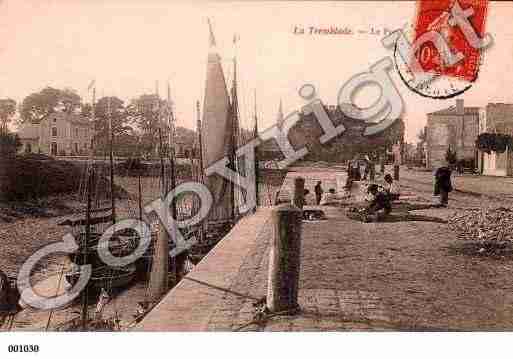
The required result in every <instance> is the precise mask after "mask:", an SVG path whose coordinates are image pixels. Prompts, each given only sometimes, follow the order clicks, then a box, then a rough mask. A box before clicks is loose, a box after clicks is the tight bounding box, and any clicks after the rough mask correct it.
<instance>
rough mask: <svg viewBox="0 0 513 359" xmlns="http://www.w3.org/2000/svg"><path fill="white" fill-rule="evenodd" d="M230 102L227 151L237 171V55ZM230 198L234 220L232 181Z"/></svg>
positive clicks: (234, 58) (234, 41)
mask: <svg viewBox="0 0 513 359" xmlns="http://www.w3.org/2000/svg"><path fill="white" fill-rule="evenodd" d="M236 43H237V35H234V37H233V45H234V46H235V45H236ZM231 92H232V94H231V95H232V102H231V113H232V131H231V134H232V139H231V144H230V145H231V148H230V153H229V159H230V168H231V169H232V170H233V171H235V172H236V171H237V167H238V166H237V137H238V134H239V102H238V99H237V57H236V55H234V56H233V82H232V91H231ZM230 199H231V209H232V213H231V217H232V218H231V219H232V221H235V219H236V217H237V212H236V208H237V207H236V200H235V184H234V183H233V181H230Z"/></svg>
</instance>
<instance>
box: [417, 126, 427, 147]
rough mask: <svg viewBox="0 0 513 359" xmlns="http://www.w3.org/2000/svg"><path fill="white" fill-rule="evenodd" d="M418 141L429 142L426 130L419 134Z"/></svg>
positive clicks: (423, 129)
mask: <svg viewBox="0 0 513 359" xmlns="http://www.w3.org/2000/svg"><path fill="white" fill-rule="evenodd" d="M417 139H418V140H419V143H421V144H422V143H424V142H426V141H427V133H426V128H425V127H424V128H422V129H421V130H420V131H419V133H417Z"/></svg>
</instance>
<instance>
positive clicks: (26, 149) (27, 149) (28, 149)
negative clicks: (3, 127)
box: [25, 143, 32, 153]
mask: <svg viewBox="0 0 513 359" xmlns="http://www.w3.org/2000/svg"><path fill="white" fill-rule="evenodd" d="M25 152H27V153H32V145H31V144H30V143H27V144H26V145H25Z"/></svg>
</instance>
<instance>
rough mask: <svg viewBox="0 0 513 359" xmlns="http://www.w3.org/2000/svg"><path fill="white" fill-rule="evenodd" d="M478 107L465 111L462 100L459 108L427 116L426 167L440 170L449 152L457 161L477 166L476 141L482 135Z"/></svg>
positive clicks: (451, 108)
mask: <svg viewBox="0 0 513 359" xmlns="http://www.w3.org/2000/svg"><path fill="white" fill-rule="evenodd" d="M479 113H480V109H479V107H465V106H464V103H463V100H462V99H457V100H456V106H451V107H449V108H446V109H443V110H439V111H435V112H431V113H428V114H427V126H426V166H427V167H428V168H432V169H434V168H437V167H440V166H441V165H442V164H444V163H445V158H446V154H447V150H449V149H450V150H451V151H453V152H455V153H456V157H457V159H458V160H464V161H465V162H473V163H474V166H477V160H478V151H477V149H476V139H477V136H478V134H479V123H480V119H479V116H480V115H479Z"/></svg>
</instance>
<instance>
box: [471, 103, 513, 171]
mask: <svg viewBox="0 0 513 359" xmlns="http://www.w3.org/2000/svg"><path fill="white" fill-rule="evenodd" d="M479 133H490V134H503V135H510V136H513V104H505V103H489V104H488V105H486V108H484V109H481V111H480V123H479ZM478 165H479V172H480V173H481V174H484V175H488V176H513V149H512V148H506V151H504V152H502V153H498V152H493V151H491V152H490V153H487V152H485V151H479V162H478Z"/></svg>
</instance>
